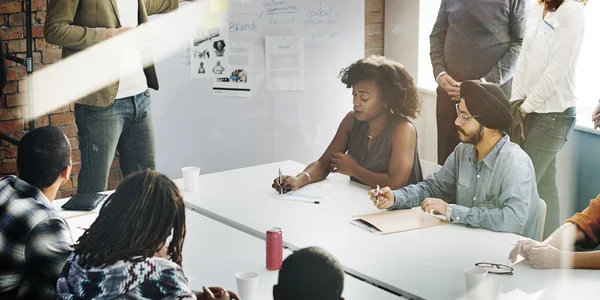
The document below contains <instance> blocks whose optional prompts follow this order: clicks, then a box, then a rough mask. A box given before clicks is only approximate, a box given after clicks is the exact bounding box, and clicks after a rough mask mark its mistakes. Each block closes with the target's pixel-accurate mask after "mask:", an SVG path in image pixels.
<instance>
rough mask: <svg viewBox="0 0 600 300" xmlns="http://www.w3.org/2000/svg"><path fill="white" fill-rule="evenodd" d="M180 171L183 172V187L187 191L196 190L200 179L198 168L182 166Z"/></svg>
mask: <svg viewBox="0 0 600 300" xmlns="http://www.w3.org/2000/svg"><path fill="white" fill-rule="evenodd" d="M181 173H183V188H184V189H185V190H187V191H195V190H197V189H198V185H199V183H198V182H199V181H200V168H198V167H183V168H181Z"/></svg>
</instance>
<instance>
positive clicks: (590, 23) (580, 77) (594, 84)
mask: <svg viewBox="0 0 600 300" xmlns="http://www.w3.org/2000/svg"><path fill="white" fill-rule="evenodd" d="M533 1H535V0H533ZM440 2H441V0H422V1H421V2H420V6H419V20H420V21H419V73H418V79H417V80H418V81H417V82H418V84H419V87H420V88H423V89H427V90H432V91H435V89H436V87H437V83H436V82H435V79H434V78H433V70H432V68H431V61H430V59H429V34H430V33H431V29H432V28H433V24H434V23H435V19H436V17H437V13H438V10H439V8H440ZM585 10H586V18H585V36H584V41H583V46H582V49H581V54H580V56H579V65H578V66H577V76H576V80H577V96H578V102H577V125H579V126H582V127H586V128H593V124H592V121H591V113H592V111H593V109H594V108H595V107H596V105H597V103H598V99H600V90H599V89H598V84H599V82H600V70H599V69H598V66H600V55H598V54H597V52H598V49H600V40H598V38H597V37H598V36H600V31H599V29H598V28H599V27H600V18H598V17H595V16H599V15H600V3H599V1H589V2H588V3H587V6H586V9H585Z"/></svg>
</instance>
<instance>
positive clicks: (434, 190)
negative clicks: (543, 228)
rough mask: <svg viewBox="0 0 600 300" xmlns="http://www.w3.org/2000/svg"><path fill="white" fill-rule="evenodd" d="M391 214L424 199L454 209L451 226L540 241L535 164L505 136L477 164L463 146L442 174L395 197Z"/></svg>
mask: <svg viewBox="0 0 600 300" xmlns="http://www.w3.org/2000/svg"><path fill="white" fill-rule="evenodd" d="M394 195H395V201H394V205H393V206H392V207H391V208H390V209H403V208H411V207H415V206H419V205H420V204H421V202H422V201H423V200H425V199H426V198H439V199H442V200H444V201H446V202H448V203H452V204H456V205H454V206H453V208H452V215H451V220H452V222H454V223H460V224H467V225H468V226H472V227H480V228H484V229H489V230H493V231H503V232H512V233H516V234H519V235H522V236H526V237H529V238H533V239H536V240H538V239H539V238H541V237H540V236H539V235H540V224H539V218H540V216H539V202H540V200H539V195H538V192H537V185H536V181H535V171H534V169H533V164H532V162H531V159H530V158H529V156H527V154H526V153H525V152H524V151H523V150H522V149H521V148H520V147H519V146H518V145H517V144H515V143H512V142H510V141H509V137H508V136H507V135H505V136H504V137H502V139H501V140H500V141H498V143H496V145H495V146H494V148H493V149H492V151H490V153H489V154H488V155H487V156H486V157H485V158H484V159H483V160H480V161H477V150H476V148H475V146H473V145H471V144H464V143H461V144H459V145H458V146H457V147H456V149H455V150H454V152H453V153H452V154H451V155H450V157H448V160H446V163H444V166H443V167H442V168H441V169H440V171H439V172H437V173H436V174H433V175H431V176H429V177H428V178H427V179H426V180H424V181H422V182H420V183H417V184H413V185H409V186H406V187H404V188H401V189H398V190H395V191H394Z"/></svg>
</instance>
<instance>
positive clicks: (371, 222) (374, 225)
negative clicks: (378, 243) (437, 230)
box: [351, 209, 448, 234]
mask: <svg viewBox="0 0 600 300" xmlns="http://www.w3.org/2000/svg"><path fill="white" fill-rule="evenodd" d="M353 218H354V220H353V221H352V222H351V223H352V224H353V225H356V226H358V227H361V228H363V229H365V230H368V231H370V232H373V233H375V234H390V233H396V232H402V231H410V230H415V229H421V228H427V227H433V226H438V225H444V224H448V223H447V222H445V221H443V220H441V219H439V218H436V217H434V216H432V215H430V214H426V213H424V212H422V211H419V210H415V209H404V210H396V211H387V212H382V213H376V214H368V215H359V216H353Z"/></svg>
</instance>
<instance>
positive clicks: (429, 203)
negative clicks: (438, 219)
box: [421, 198, 448, 216]
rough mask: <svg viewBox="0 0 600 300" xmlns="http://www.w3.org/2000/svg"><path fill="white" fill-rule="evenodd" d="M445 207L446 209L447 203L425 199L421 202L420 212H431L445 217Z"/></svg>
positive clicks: (440, 200) (434, 199)
mask: <svg viewBox="0 0 600 300" xmlns="http://www.w3.org/2000/svg"><path fill="white" fill-rule="evenodd" d="M446 207H448V203H446V201H444V200H442V199H437V198H427V199H425V200H423V202H421V210H423V212H426V213H428V212H431V213H433V214H434V215H442V216H443V215H445V214H446Z"/></svg>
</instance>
